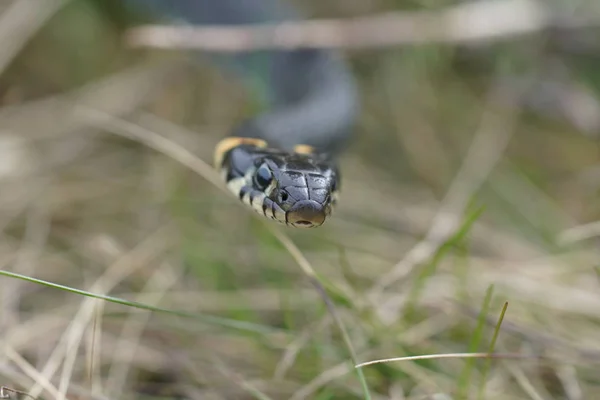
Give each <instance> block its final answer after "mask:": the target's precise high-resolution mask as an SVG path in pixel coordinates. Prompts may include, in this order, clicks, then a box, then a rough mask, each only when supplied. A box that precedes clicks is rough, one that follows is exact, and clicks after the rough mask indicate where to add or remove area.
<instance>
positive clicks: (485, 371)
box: [477, 302, 508, 400]
mask: <svg viewBox="0 0 600 400" xmlns="http://www.w3.org/2000/svg"><path fill="white" fill-rule="evenodd" d="M507 308H508V302H504V306H502V311H501V312H500V317H499V318H498V322H497V323H496V327H495V328H494V336H493V337H492V341H491V342H490V347H489V349H488V354H493V353H494V349H495V348H496V340H497V339H498V335H499V334H500V327H501V326H502V321H504V315H505V314H506V309H507ZM491 364H492V358H491V357H489V358H487V359H486V360H485V365H484V367H483V371H482V372H481V385H480V386H479V394H478V396H477V398H478V399H480V400H483V393H484V392H485V384H486V379H487V375H488V372H489V370H490V366H491Z"/></svg>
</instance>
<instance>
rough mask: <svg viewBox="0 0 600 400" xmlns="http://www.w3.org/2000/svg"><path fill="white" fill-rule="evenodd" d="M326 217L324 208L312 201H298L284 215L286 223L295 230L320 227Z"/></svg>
mask: <svg viewBox="0 0 600 400" xmlns="http://www.w3.org/2000/svg"><path fill="white" fill-rule="evenodd" d="M326 217H327V211H326V207H325V206H323V205H322V204H320V203H318V202H316V201H314V200H300V201H298V202H296V203H295V204H294V205H293V206H292V208H290V209H289V210H288V211H287V212H286V213H285V218H286V221H287V223H288V224H289V225H292V226H295V227H297V228H314V227H317V226H320V225H322V224H323V222H325V219H326Z"/></svg>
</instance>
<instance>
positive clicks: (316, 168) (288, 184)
mask: <svg viewBox="0 0 600 400" xmlns="http://www.w3.org/2000/svg"><path fill="white" fill-rule="evenodd" d="M337 182H338V172H337V168H335V166H333V165H332V164H331V163H329V162H320V161H319V159H318V158H317V157H315V156H309V155H306V154H293V155H289V156H286V157H274V156H273V155H271V156H269V157H265V158H264V159H262V160H260V165H258V167H257V168H256V170H255V172H254V177H253V184H254V186H255V188H256V189H258V190H262V191H264V193H265V195H266V197H265V202H264V205H265V206H266V209H267V211H266V212H265V215H267V216H271V218H272V219H274V220H277V221H279V222H281V223H284V224H286V225H290V226H294V227H297V228H314V227H318V226H321V225H322V224H323V223H324V222H325V220H326V219H327V217H329V216H330V215H331V210H332V207H333V206H334V204H335V200H336V196H337Z"/></svg>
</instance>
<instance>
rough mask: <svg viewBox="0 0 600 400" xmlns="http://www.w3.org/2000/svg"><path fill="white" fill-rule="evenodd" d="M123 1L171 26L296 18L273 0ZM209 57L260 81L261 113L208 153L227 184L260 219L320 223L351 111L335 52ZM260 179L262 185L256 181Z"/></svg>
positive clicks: (334, 189)
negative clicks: (212, 154)
mask: <svg viewBox="0 0 600 400" xmlns="http://www.w3.org/2000/svg"><path fill="white" fill-rule="evenodd" d="M125 3H126V4H127V5H128V6H130V7H132V9H134V10H135V11H141V12H147V13H149V14H152V15H155V16H156V17H157V18H159V19H163V20H164V21H167V22H170V23H178V22H179V23H186V24H193V25H208V24H210V25H236V24H252V23H265V22H279V21H284V20H292V19H297V18H298V16H297V13H296V12H295V10H293V9H292V8H291V7H290V5H288V4H285V3H283V2H282V1H278V0H218V1H217V0H126V1H125ZM215 59H216V61H217V62H220V63H222V64H223V65H225V66H227V67H229V68H230V69H231V70H232V71H235V72H237V73H238V74H239V75H240V76H242V77H243V78H246V80H247V82H250V83H251V85H252V84H256V82H259V86H260V89H261V91H262V92H263V93H265V97H266V99H265V100H266V102H267V109H266V111H265V112H263V113H261V114H259V115H256V116H255V117H253V118H251V119H250V120H248V121H246V122H245V123H243V124H241V125H240V126H238V127H237V128H236V129H235V130H234V131H233V132H232V133H231V137H229V138H226V139H225V140H224V141H223V142H221V144H220V145H219V146H217V149H216V150H215V167H216V168H217V169H218V170H220V171H221V174H222V176H223V178H224V179H225V182H226V183H227V186H228V187H229V188H230V189H231V191H232V192H233V193H234V194H236V195H238V196H239V197H240V199H241V200H242V201H244V203H246V204H247V205H248V206H250V207H252V208H253V209H254V210H255V211H257V212H259V213H260V214H262V215H264V216H266V217H269V218H272V219H275V220H277V221H279V222H282V223H286V224H288V225H292V226H298V227H314V226H319V225H321V224H322V223H323V222H324V220H325V219H326V217H327V216H328V215H329V214H330V212H331V208H332V206H333V204H334V202H335V198H336V197H337V193H338V190H339V186H340V185H339V179H340V177H339V173H338V172H337V167H336V165H335V160H334V157H335V155H336V154H337V153H338V152H339V151H340V150H342V149H343V148H344V147H345V146H346V144H347V142H348V139H349V138H350V136H351V133H352V128H353V125H354V122H355V118H356V113H357V109H358V96H357V90H356V87H355V84H354V80H353V78H352V74H351V73H350V72H349V70H348V67H347V65H346V64H345V63H344V62H343V60H342V59H341V58H340V57H339V55H338V54H336V53H334V52H332V51H327V50H322V49H298V50H285V51H284V50H273V51H261V52H247V53H243V54H238V55H235V56H219V57H216V58H215ZM298 150H299V151H298ZM259 173H262V174H264V175H265V176H263V177H262V178H264V179H262V178H261V177H260V176H257V174H259ZM267 178H268V179H269V182H268V184H267V185H262V184H261V183H265V182H266V180H265V179H267ZM261 179H262V181H260V180H261ZM283 199H285V200H283Z"/></svg>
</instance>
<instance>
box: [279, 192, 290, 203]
mask: <svg viewBox="0 0 600 400" xmlns="http://www.w3.org/2000/svg"><path fill="white" fill-rule="evenodd" d="M288 197H289V196H288V194H287V193H286V192H281V194H280V195H279V198H280V199H281V201H287V199H288Z"/></svg>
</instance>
